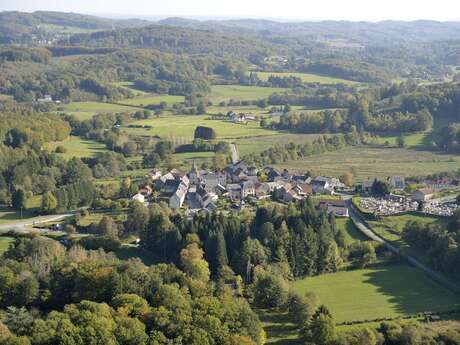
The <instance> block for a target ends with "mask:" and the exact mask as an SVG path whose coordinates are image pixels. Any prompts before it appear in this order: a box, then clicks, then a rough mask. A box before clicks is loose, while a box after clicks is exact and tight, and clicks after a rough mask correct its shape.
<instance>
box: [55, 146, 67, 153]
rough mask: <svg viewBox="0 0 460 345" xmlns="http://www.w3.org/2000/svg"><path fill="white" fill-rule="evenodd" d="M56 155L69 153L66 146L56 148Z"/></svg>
mask: <svg viewBox="0 0 460 345" xmlns="http://www.w3.org/2000/svg"><path fill="white" fill-rule="evenodd" d="M54 151H55V152H56V153H67V149H66V148H65V147H64V146H58V147H56V150H54Z"/></svg>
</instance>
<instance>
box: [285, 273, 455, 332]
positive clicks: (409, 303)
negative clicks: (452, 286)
mask: <svg viewBox="0 0 460 345" xmlns="http://www.w3.org/2000/svg"><path fill="white" fill-rule="evenodd" d="M408 282H410V283H408ZM292 286H293V288H294V289H295V290H297V291H298V292H300V293H305V292H307V291H313V292H315V293H316V294H317V295H318V296H319V298H320V300H321V303H323V304H325V305H326V306H327V307H328V308H329V309H330V310H331V312H332V314H333V315H334V317H335V320H336V322H338V323H340V322H345V321H365V320H374V319H377V318H384V317H402V316H408V315H412V314H416V313H419V312H424V311H446V310H451V309H455V308H456V307H458V306H459V303H460V297H459V296H457V295H455V294H454V293H453V292H451V291H449V290H447V289H445V288H444V287H442V286H440V285H438V284H437V283H435V282H434V281H432V280H430V279H429V278H428V277H427V276H425V275H424V274H423V273H422V272H421V271H419V270H417V269H416V268H413V267H410V266H406V265H398V266H385V267H380V268H372V269H362V270H356V271H346V272H338V273H333V274H327V275H321V276H317V277H311V278H306V279H303V280H299V281H296V282H294V283H293V284H292Z"/></svg>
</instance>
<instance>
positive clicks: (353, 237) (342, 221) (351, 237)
mask: <svg viewBox="0 0 460 345" xmlns="http://www.w3.org/2000/svg"><path fill="white" fill-rule="evenodd" d="M335 221H336V224H337V228H339V229H344V230H345V233H346V241H347V243H352V242H355V241H367V240H368V238H367V237H366V236H364V235H363V233H362V232H361V231H359V230H358V229H357V228H356V226H355V225H354V224H353V222H352V221H351V219H350V218H336V220H335Z"/></svg>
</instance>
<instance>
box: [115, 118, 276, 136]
mask: <svg viewBox="0 0 460 345" xmlns="http://www.w3.org/2000/svg"><path fill="white" fill-rule="evenodd" d="M130 125H134V126H136V125H143V126H152V128H149V129H146V128H129V127H123V130H124V131H126V132H127V133H128V134H134V135H142V136H160V137H161V138H164V139H167V138H170V139H172V140H173V141H179V142H180V141H181V140H182V141H184V142H189V141H191V140H193V134H194V132H195V128H196V127H197V126H207V127H211V128H214V130H215V131H216V134H217V139H235V138H241V137H253V136H262V135H276V134H277V132H274V131H271V130H267V129H263V128H261V127H260V125H259V123H258V122H257V121H249V122H248V123H247V124H244V123H241V124H240V123H233V122H229V121H224V120H211V119H210V116H209V115H165V116H161V117H158V118H152V119H148V120H140V121H136V122H132V123H130Z"/></svg>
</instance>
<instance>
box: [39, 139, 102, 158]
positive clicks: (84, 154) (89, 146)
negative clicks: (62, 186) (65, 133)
mask: <svg viewBox="0 0 460 345" xmlns="http://www.w3.org/2000/svg"><path fill="white" fill-rule="evenodd" d="M58 146H62V147H64V148H65V149H66V150H67V152H65V153H59V155H60V156H62V157H63V158H64V159H70V158H72V157H78V158H89V157H93V156H94V155H95V154H96V153H97V152H102V151H104V150H106V148H105V145H104V144H101V143H98V142H96V141H93V140H89V139H82V138H80V137H75V136H71V137H69V138H68V139H67V140H64V141H60V142H54V143H49V144H48V145H47V146H46V148H47V149H48V150H50V151H54V150H55V149H56V147H58Z"/></svg>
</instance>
